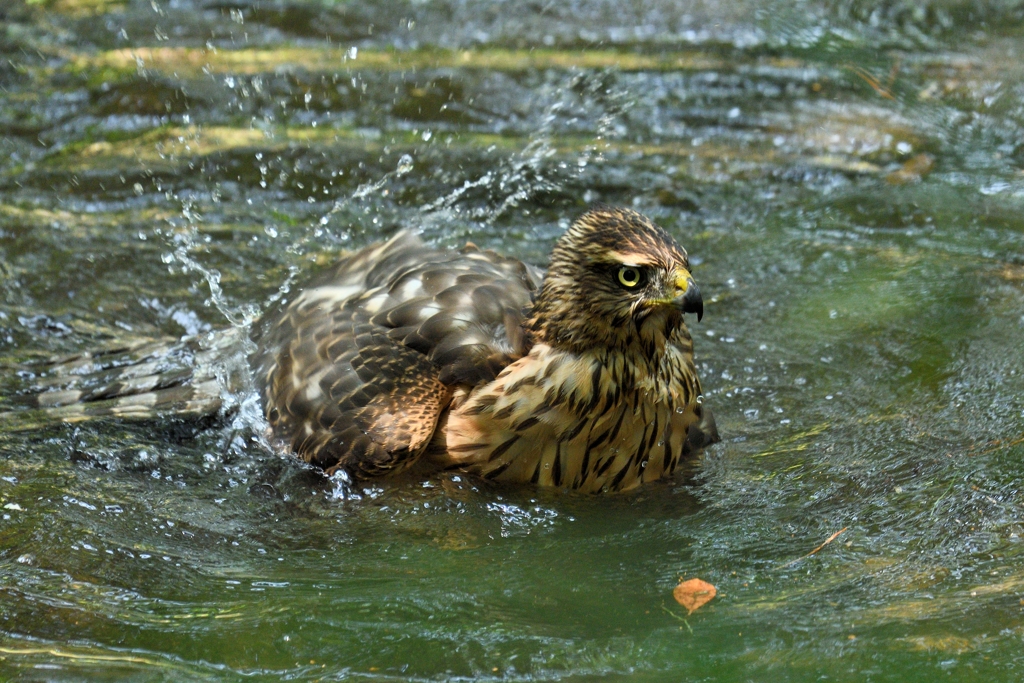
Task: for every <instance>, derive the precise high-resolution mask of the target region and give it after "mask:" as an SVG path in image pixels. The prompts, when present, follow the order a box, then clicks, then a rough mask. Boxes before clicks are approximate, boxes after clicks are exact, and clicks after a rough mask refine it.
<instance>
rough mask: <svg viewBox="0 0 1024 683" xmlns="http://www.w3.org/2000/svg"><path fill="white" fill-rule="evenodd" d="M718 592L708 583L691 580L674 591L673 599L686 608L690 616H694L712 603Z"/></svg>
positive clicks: (684, 582)
mask: <svg viewBox="0 0 1024 683" xmlns="http://www.w3.org/2000/svg"><path fill="white" fill-rule="evenodd" d="M717 592H718V591H717V590H716V589H715V587H714V586H712V585H711V584H710V583H708V582H707V581H701V580H700V579H690V580H688V581H683V582H682V583H680V584H679V585H678V586H676V587H675V590H673V591H672V597H673V598H675V599H676V602H678V603H679V604H680V605H682V606H683V607H685V608H686V611H687V613H688V614H693V613H694V612H696V611H697V610H698V609H700V608H701V607H703V606H704V605H706V604H708V603H709V602H711V598H713V597H715V594H716V593H717Z"/></svg>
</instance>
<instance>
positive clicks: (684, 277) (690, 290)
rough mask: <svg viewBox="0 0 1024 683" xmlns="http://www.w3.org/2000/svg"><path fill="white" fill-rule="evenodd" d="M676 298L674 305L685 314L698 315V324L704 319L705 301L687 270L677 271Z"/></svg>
mask: <svg viewBox="0 0 1024 683" xmlns="http://www.w3.org/2000/svg"><path fill="white" fill-rule="evenodd" d="M675 285H676V296H675V298H673V299H672V305H673V306H675V307H676V308H678V309H679V310H680V311H682V312H683V313H696V314H697V322H700V319H701V318H703V317H704V299H703V298H701V295H700V289H698V288H697V284H696V283H695V282H694V281H693V277H692V276H691V275H690V273H689V272H687V271H686V270H685V269H683V268H680V269H678V270H676V278H675Z"/></svg>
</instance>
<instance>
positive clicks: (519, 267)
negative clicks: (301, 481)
mask: <svg viewBox="0 0 1024 683" xmlns="http://www.w3.org/2000/svg"><path fill="white" fill-rule="evenodd" d="M688 312H689V313H696V314H697V316H698V319H699V318H700V316H701V315H702V314H703V304H702V301H701V298H700V292H699V290H698V289H697V286H696V285H695V284H694V282H693V279H692V277H691V275H690V273H689V262H688V259H687V255H686V251H685V250H683V249H682V247H680V246H679V245H678V244H677V243H676V242H675V241H674V240H673V239H672V238H671V237H670V236H669V235H668V234H667V233H666V232H665V231H664V230H662V229H661V228H660V227H658V226H657V225H655V224H654V223H652V222H651V221H650V220H649V219H647V218H646V217H644V216H642V215H641V214H639V213H636V212H635V211H631V210H628V209H617V208H608V207H599V208H596V209H593V210H591V211H589V212H587V213H585V214H584V215H583V216H581V217H580V218H579V219H577V220H576V221H575V222H574V223H573V225H572V226H571V227H570V228H569V230H568V231H567V232H566V234H565V235H563V236H562V237H561V239H559V241H558V243H557V244H556V246H555V248H554V250H553V252H552V255H551V261H550V264H549V267H548V270H547V272H546V273H545V272H543V271H541V270H539V269H537V268H534V267H531V266H528V265H525V264H523V263H522V262H520V261H518V260H515V259H510V258H505V257H502V256H499V255H498V254H496V253H494V252H492V251H482V250H480V249H478V248H477V247H475V246H473V245H467V246H466V247H465V248H463V249H461V250H459V251H457V252H445V251H440V250H436V249H431V248H428V247H427V246H425V245H424V244H423V243H422V242H421V241H420V240H419V238H417V237H416V236H414V235H413V234H411V233H408V232H402V233H399V234H398V235H396V236H395V237H393V238H392V239H391V240H389V241H387V242H385V243H381V244H376V245H371V246H370V247H367V248H365V249H363V250H361V251H359V252H357V253H355V254H352V255H350V256H348V257H346V258H344V259H343V260H342V261H340V262H339V263H338V264H336V265H335V266H334V267H333V268H331V269H330V270H329V271H328V272H326V273H324V274H323V275H322V276H321V277H320V278H319V279H317V280H316V281H314V282H313V283H311V284H310V285H308V286H307V287H305V288H303V289H301V290H298V292H297V294H296V296H295V297H294V298H293V299H291V300H290V301H283V302H282V303H281V305H280V307H279V309H278V310H277V311H275V312H272V313H270V314H268V315H267V316H265V318H264V319H263V320H262V321H261V322H260V323H259V324H258V326H257V328H256V330H255V332H254V334H253V341H254V342H255V348H256V350H255V352H254V353H252V354H251V356H250V363H251V369H252V378H253V380H254V384H255V387H256V390H257V391H258V393H259V395H260V399H261V401H262V404H263V408H264V412H265V415H266V418H267V422H268V423H269V425H270V429H271V433H272V440H273V441H274V442H275V443H276V444H277V445H278V446H279V447H280V448H281V449H282V450H285V451H289V452H293V453H295V454H297V455H298V456H299V457H301V458H303V459H304V460H306V461H308V462H311V463H313V464H315V465H317V466H319V467H321V468H323V469H324V470H325V471H327V472H328V473H333V472H335V471H338V470H344V471H345V472H347V473H348V474H349V475H350V476H352V477H354V478H356V479H365V478H369V477H375V476H381V475H387V474H391V473H395V472H400V471H402V470H405V469H406V468H408V467H409V466H411V465H413V464H414V463H417V462H421V463H424V464H427V465H431V466H433V467H436V468H454V469H461V470H465V471H469V472H473V473H476V474H478V475H480V476H483V477H485V478H489V479H494V480H498V481H507V482H532V483H534V484H538V485H542V486H556V487H567V488H572V489H576V490H580V491H587V492H594V491H609V490H610V491H617V490H625V489H630V488H633V487H635V486H637V485H639V484H640V483H642V482H645V481H651V480H654V479H658V478H661V477H667V476H670V475H671V474H672V472H673V471H674V470H675V468H676V466H677V465H678V463H679V462H680V461H681V460H683V459H685V458H687V457H688V456H690V455H691V454H694V453H696V452H697V451H699V450H700V449H701V448H702V447H703V446H705V445H707V444H709V443H713V442H715V441H717V440H718V433H717V430H716V428H715V424H714V419H713V418H712V416H711V412H710V410H708V409H707V408H706V407H704V406H703V405H702V397H701V388H700V382H699V381H698V379H697V376H696V371H695V368H694V363H693V342H692V339H691V337H690V334H689V332H688V331H687V328H686V325H685V323H684V321H683V314H684V313H688ZM245 342H246V340H244V339H241V338H239V337H238V334H237V330H235V331H233V332H221V333H214V334H211V335H208V336H206V337H204V338H202V339H186V340H184V341H182V342H178V343H176V344H174V345H173V346H166V345H165V346H163V347H162V348H163V352H162V353H161V352H160V351H158V350H154V349H155V348H157V347H154V349H149V348H148V347H140V348H137V349H125V350H122V351H121V352H120V354H113V355H107V356H102V357H101V356H89V355H86V356H83V357H81V358H78V359H72V362H70V363H67V362H65V363H63V364H56V365H54V366H52V368H51V370H50V371H49V372H48V379H47V380H46V383H45V384H41V385H39V386H38V387H37V390H38V391H42V390H44V389H52V390H50V391H44V392H43V393H39V394H38V395H37V396H36V397H35V401H36V404H37V406H39V407H42V408H44V409H45V410H46V411H47V412H48V413H50V414H53V415H57V416H59V417H61V418H62V419H65V420H69V421H73V420H79V419H85V418H87V417H93V416H99V415H114V416H128V417H131V416H143V415H146V414H155V413H161V412H163V413H166V412H176V413H190V414H203V413H212V412H215V411H217V410H222V409H223V406H222V400H221V393H222V390H224V389H227V390H228V391H229V392H230V391H231V390H234V389H237V388H238V387H239V386H244V385H245V384H246V382H244V381H241V380H239V372H240V368H239V367H238V363H237V360H238V359H239V358H243V357H244V354H243V353H242V351H241V350H242V348H243V347H244V346H245V345H246V344H245ZM232 359H234V362H233V361H232ZM241 372H242V374H244V368H243V369H241ZM47 384H48V386H47Z"/></svg>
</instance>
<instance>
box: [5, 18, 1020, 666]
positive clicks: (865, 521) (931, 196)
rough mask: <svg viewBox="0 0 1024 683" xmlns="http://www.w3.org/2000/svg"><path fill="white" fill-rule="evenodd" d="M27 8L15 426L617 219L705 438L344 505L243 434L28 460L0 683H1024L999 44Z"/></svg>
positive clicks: (11, 159) (982, 35) (18, 111)
mask: <svg viewBox="0 0 1024 683" xmlns="http://www.w3.org/2000/svg"><path fill="white" fill-rule="evenodd" d="M9 5H10V7H7V6H5V9H4V10H0V12H3V13H5V14H4V22H5V23H4V25H3V30H2V32H0V51H2V52H3V60H2V62H3V65H2V66H0V87H2V88H3V90H2V93H3V95H2V96H0V123H2V126H3V129H4V136H3V137H0V150H2V152H3V154H0V266H2V271H0V274H2V280H0V287H2V298H0V355H2V362H3V363H4V367H5V369H4V370H3V371H2V372H0V383H2V388H3V391H2V392H0V394H2V396H3V399H2V405H0V410H3V411H10V410H20V407H19V404H18V401H17V397H18V394H19V392H22V391H24V390H25V389H26V387H28V386H30V385H31V383H32V382H33V378H32V377H30V376H27V375H25V374H24V373H23V372H22V373H21V374H19V372H18V371H17V370H16V367H15V366H16V364H19V365H18V367H21V365H20V364H24V363H26V362H31V361H33V360H39V359H43V358H48V357H51V356H55V355H65V354H72V353H76V352H80V351H83V350H88V349H92V348H96V347H98V346H109V345H117V344H126V343H130V342H133V341H141V340H147V339H153V338H169V339H177V338H179V337H180V336H182V335H184V334H204V333H207V332H209V331H210V330H215V329H220V328H225V327H228V326H230V325H235V326H236V327H238V328H241V329H245V328H246V327H247V326H248V325H249V324H250V323H251V321H252V319H253V318H255V317H256V316H258V314H259V313H260V312H261V311H263V310H266V308H268V307H269V306H272V305H273V302H274V301H275V300H277V299H278V298H280V297H281V296H286V295H287V292H288V291H291V290H292V289H293V288H294V287H295V286H297V285H298V284H300V283H301V282H302V280H303V279H304V278H306V277H308V276H309V275H310V274H312V273H313V272H315V271H316V269H317V268H318V267H322V266H324V265H327V264H329V263H331V262H332V260H333V259H334V258H336V256H337V254H338V253H340V252H341V251H343V250H345V249H349V248H354V247H359V246H361V245H364V244H367V243H369V242H371V241H373V240H375V239H378V238H380V237H382V236H386V235H389V234H391V233H392V232H393V231H395V230H396V229H398V228H400V227H415V228H419V229H421V230H422V231H423V232H424V235H425V237H426V239H427V240H428V241H430V242H432V243H435V244H441V245H447V246H458V245H461V244H462V243H463V242H464V241H466V240H472V241H474V242H475V243H477V244H479V245H480V246H482V247H489V248H497V249H500V250H501V251H503V252H505V253H510V254H513V255H516V256H519V257H521V258H524V259H527V260H530V261H533V262H537V263H543V262H544V260H545V258H546V254H547V252H548V250H549V249H550V246H551V244H552V243H553V241H554V240H555V239H556V237H557V236H558V235H559V234H560V233H561V231H562V230H563V229H564V228H565V227H566V225H567V221H568V220H570V219H571V218H572V216H574V215H576V214H578V213H579V212H581V211H582V210H583V208H584V207H585V206H586V205H587V204H588V203H590V202H595V201H604V202H609V203H616V204H626V205H630V206H634V207H636V208H638V209H639V210H641V211H643V212H645V213H647V214H648V215H650V216H652V217H653V218H655V219H656V220H657V221H659V222H660V223H661V224H662V225H664V226H665V227H666V228H667V229H668V230H670V231H671V232H672V233H673V234H675V235H676V236H678V237H679V239H680V241H681V242H682V243H683V244H684V245H685V246H686V247H687V248H688V249H689V251H690V253H691V254H692V256H693V261H694V264H695V266H694V277H695V278H696V280H697V281H698V283H699V284H700V286H701V290H702V292H704V294H705V304H706V314H705V317H704V321H703V322H702V323H701V324H699V325H695V326H694V327H693V331H694V336H695V338H696V345H697V350H696V353H697V357H698V361H699V364H700V368H701V373H702V377H703V378H704V387H705V396H706V402H707V403H708V404H709V405H711V406H713V407H714V410H715V415H716V417H717V419H718V423H719V427H720V430H721V432H722V434H723V436H724V441H723V443H722V444H720V445H717V446H715V447H713V448H712V449H710V450H709V452H708V453H707V454H706V456H705V457H704V458H703V459H702V460H701V461H700V462H699V463H695V464H694V465H693V466H692V467H691V468H690V470H689V471H688V472H687V473H685V474H684V475H683V476H680V477H679V478H678V479H677V480H676V481H673V482H668V483H663V484H657V485H653V486H648V487H646V488H644V489H643V490H641V491H639V492H636V493H632V494H627V495H621V496H594V497H590V496H573V495H565V494H559V493H553V492H548V491H537V490H532V489H529V488H501V487H492V486H487V485H483V484H481V483H480V482H478V481H475V480H472V479H469V478H466V477H464V476H458V475H449V476H444V477H437V478H434V479H431V480H429V481H427V482H425V483H424V482H419V481H407V482H396V483H389V484H380V485H375V486H372V487H369V488H367V489H365V490H362V489H360V490H355V491H346V490H345V489H344V487H343V486H341V485H340V483H339V482H332V481H327V480H324V479H323V478H322V477H320V476H319V475H317V474H316V473H315V472H312V471H310V470H309V469H307V468H305V467H304V466H301V465H300V464H299V463H296V462H294V461H292V460H289V459H284V458H280V457H278V456H276V455H274V454H272V453H270V452H269V451H268V450H266V448H264V447H263V446H262V445H261V443H260V442H259V440H258V439H255V440H254V434H253V432H252V430H251V429H249V428H248V425H249V424H250V423H248V422H245V421H244V420H243V421H242V422H241V423H240V422H239V420H234V421H232V420H231V419H225V420H219V421H218V420H207V421H203V422H200V423H197V422H195V421H190V420H187V419H182V418H174V417H168V418H166V419H161V420H156V421H146V422H117V421H96V422H86V423H82V424H79V425H76V426H68V425H62V424H59V423H55V422H53V421H47V420H46V419H44V418H39V417H38V416H36V417H34V418H33V420H35V422H33V423H32V425H33V428H32V429H23V428H19V425H20V426H21V427H24V424H25V423H23V422H18V423H11V424H9V425H8V426H6V427H4V428H3V429H2V430H0V440H2V446H0V449H2V454H3V456H2V458H0V507H2V508H3V509H2V510H0V512H2V519H0V564H2V572H0V615H2V619H0V624H2V626H0V677H3V678H16V679H20V680H84V679H88V680H125V679H128V680H237V679H239V678H241V677H243V676H244V677H246V678H250V679H259V680H280V679H282V678H289V679H295V680H307V679H308V680H316V679H325V680H349V679H365V680H396V681H398V680H451V679H460V680H571V681H577V680H578V681H583V680H596V679H609V680H625V679H629V680H634V679H635V680H642V681H661V680H664V681H679V680H720V681H733V680H734V681H747V680H778V681H811V680H849V681H865V680H871V681H917V680H920V681H932V680H936V679H949V680H957V681H972V680H977V681H993V680H1000V681H1003V680H1005V681H1013V680H1019V679H1020V677H1021V676H1022V675H1024V673H1022V669H1024V659H1022V657H1021V655H1020V652H1021V651H1022V646H1024V642H1022V641H1024V628H1022V626H1021V617H1022V614H1024V562H1022V561H1024V549H1022V542H1021V536H1022V535H1024V521H1022V519H1024V514H1022V513H1024V509H1022V508H1024V499H1022V494H1021V486H1020V481H1021V474H1022V470H1024V465H1022V455H1024V398H1022V397H1024V219H1022V215H1024V213H1022V208H1024V171H1022V169H1024V146H1022V143H1021V140H1024V134H1022V125H1024V100H1022V95H1024V70H1022V69H1021V67H1020V64H1021V60H1020V55H1021V52H1022V51H1024V42H1022V37H1024V15H1022V13H1021V10H1020V7H1019V4H1014V3H999V2H988V3H958V2H953V1H949V2H939V1H936V2H932V3H929V4H925V5H920V4H914V5H909V4H905V3H890V4H888V5H884V6H877V5H876V4H870V5H869V4H865V3H839V2H822V3H802V4H798V5H792V6H787V7H786V8H778V7H775V6H774V5H772V4H770V3H760V2H742V1H738V2H728V3H706V4H705V3H696V2H695V3H689V4H683V5H678V4H674V3H660V2H644V3H631V4H629V5H628V6H627V7H625V8H623V7H621V6H620V3H610V2H609V3H559V4H555V5H541V4H537V5H528V6H521V7H520V6H517V7H516V8H515V9H513V8H512V7H511V6H510V5H508V4H507V3H500V2H483V3H465V4H463V3H441V2H430V3H408V4H400V5H397V6H396V5H394V4H386V5H385V4H381V6H380V7H377V6H370V5H364V4H340V3H332V2H323V3H318V2H297V3H292V4H290V5H267V4H266V3H248V2H236V3H211V2H202V3H201V2H191V1H189V0H176V1H175V2H168V1H165V0H156V1H155V2H152V3H150V2H136V1H133V0H129V1H120V0H109V1H108V0H54V1H53V2H42V3H35V2H33V3H29V4H24V3H21V2H15V3H9ZM396 7H397V9H396ZM228 398H231V399H233V400H237V401H244V400H245V399H246V398H247V397H246V395H245V394H244V391H242V392H241V393H235V394H231V395H230V396H228ZM248 407H251V406H248ZM19 414H20V415H23V413H19ZM242 414H243V415H247V414H248V413H247V412H246V407H243V409H242ZM342 494H345V495H342ZM842 530H844V531H842ZM839 531H842V533H840V534H839V535H838V536H836V537H835V539H834V540H833V541H832V542H830V543H829V544H827V545H825V546H824V547H822V548H821V549H820V550H819V551H818V552H816V553H814V554H813V555H809V556H808V553H810V552H811V551H812V550H814V549H815V548H816V547H818V546H819V545H820V544H822V543H823V542H824V541H825V540H826V539H828V538H830V537H832V536H833V535H834V534H836V532H839ZM693 576H697V577H700V578H702V579H704V580H707V581H709V582H711V583H713V584H715V585H716V586H717V587H718V590H719V594H718V597H717V598H716V599H715V600H714V601H712V602H711V603H710V604H709V605H707V606H706V607H704V608H702V609H701V610H700V611H698V612H696V613H695V614H693V615H690V616H689V617H687V615H686V613H685V611H684V610H682V609H681V608H680V607H679V606H677V605H676V604H675V602H674V601H673V599H672V593H671V591H672V588H673V587H674V586H675V585H676V583H678V581H679V579H680V578H690V577H693Z"/></svg>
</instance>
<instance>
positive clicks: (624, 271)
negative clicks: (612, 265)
mask: <svg viewBox="0 0 1024 683" xmlns="http://www.w3.org/2000/svg"><path fill="white" fill-rule="evenodd" d="M619 284H621V285H622V286H623V287H630V288H632V287H636V286H637V285H638V284H640V269H639V268H637V267H636V266H622V267H621V268H619Z"/></svg>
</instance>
